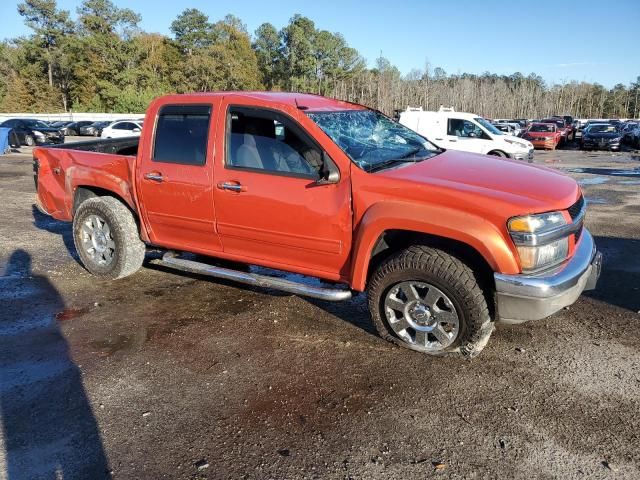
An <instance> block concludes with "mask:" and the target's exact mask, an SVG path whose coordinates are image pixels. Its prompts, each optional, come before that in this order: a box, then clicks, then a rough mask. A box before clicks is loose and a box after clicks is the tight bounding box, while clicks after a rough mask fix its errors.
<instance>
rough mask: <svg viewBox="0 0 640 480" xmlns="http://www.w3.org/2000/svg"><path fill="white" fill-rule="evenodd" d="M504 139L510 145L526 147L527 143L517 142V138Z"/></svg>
mask: <svg viewBox="0 0 640 480" xmlns="http://www.w3.org/2000/svg"><path fill="white" fill-rule="evenodd" d="M504 141H505V142H507V143H510V144H511V145H516V146H518V147H520V148H527V144H525V143H522V142H518V141H517V140H511V139H510V138H505V139H504Z"/></svg>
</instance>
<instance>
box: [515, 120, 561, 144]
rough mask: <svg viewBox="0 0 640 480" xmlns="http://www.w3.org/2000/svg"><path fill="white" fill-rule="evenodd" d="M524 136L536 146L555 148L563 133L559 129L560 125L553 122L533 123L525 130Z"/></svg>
mask: <svg viewBox="0 0 640 480" xmlns="http://www.w3.org/2000/svg"><path fill="white" fill-rule="evenodd" d="M522 138H524V139H525V140H529V141H530V142H531V143H532V144H533V146H534V148H542V149H544V150H555V149H556V147H557V146H558V144H559V143H560V140H561V139H562V135H561V134H560V132H559V131H558V127H557V126H556V125H555V124H553V123H532V124H531V125H529V128H528V129H527V130H526V131H525V132H524V134H523V135H522Z"/></svg>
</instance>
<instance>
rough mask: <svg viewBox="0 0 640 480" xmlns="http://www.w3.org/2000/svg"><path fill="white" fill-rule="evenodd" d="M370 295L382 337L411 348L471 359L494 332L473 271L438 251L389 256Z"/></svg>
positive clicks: (422, 248) (423, 248)
mask: <svg viewBox="0 0 640 480" xmlns="http://www.w3.org/2000/svg"><path fill="white" fill-rule="evenodd" d="M368 294H369V310H370V312H371V316H372V319H373V322H374V324H375V327H376V329H377V331H378V333H379V334H380V336H381V337H382V338H384V339H386V340H389V341H391V342H393V343H395V344H397V345H400V346H403V347H406V348H410V349H412V350H417V351H419V352H423V353H427V354H430V355H443V354H461V355H464V356H468V357H474V356H476V355H477V354H478V353H480V351H481V350H482V349H483V348H484V346H485V345H486V343H487V341H488V340H489V337H490V336H491V333H492V332H493V328H494V324H493V322H492V321H491V318H490V316H489V309H488V306H487V301H486V298H485V296H484V292H483V291H482V289H481V288H480V286H479V285H478V282H477V280H476V278H475V275H474V273H473V271H472V270H471V269H470V268H469V267H468V266H467V265H465V264H464V263H463V262H461V261H460V260H459V259H457V258H456V257H453V256H451V255H449V254H447V253H445V252H443V251H442V250H438V249H435V248H430V247H426V246H413V247H410V248H408V249H406V250H403V251H401V252H399V253H397V254H396V255H394V256H392V257H390V258H389V259H388V260H386V261H385V262H383V263H382V264H381V265H380V266H379V267H378V269H377V270H376V272H375V273H374V274H373V276H372V278H371V280H370V282H369V287H368Z"/></svg>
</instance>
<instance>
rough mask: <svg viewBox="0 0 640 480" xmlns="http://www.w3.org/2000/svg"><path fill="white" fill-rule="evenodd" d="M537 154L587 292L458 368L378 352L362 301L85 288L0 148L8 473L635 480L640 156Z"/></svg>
mask: <svg viewBox="0 0 640 480" xmlns="http://www.w3.org/2000/svg"><path fill="white" fill-rule="evenodd" d="M536 162H538V163H545V164H547V165H549V166H552V167H554V168H558V169H561V170H563V171H566V172H569V173H570V174H571V175H572V176H574V177H575V178H576V179H578V180H579V181H580V182H581V183H582V184H583V186H584V189H585V192H586V196H587V198H588V200H589V201H590V204H591V205H590V210H589V214H588V216H587V225H588V227H589V228H590V229H591V231H592V232H593V233H594V235H595V236H596V241H597V243H598V246H599V248H600V249H601V250H602V251H603V253H604V255H605V265H604V270H603V273H602V277H601V283H600V286H599V290H597V291H596V292H594V293H592V294H589V295H588V296H584V297H582V298H581V299H580V300H579V301H578V302H577V303H576V304H575V305H574V306H572V307H571V308H569V309H566V310H563V311H562V312H560V313H558V314H556V315H554V316H553V317H552V318H549V319H547V320H545V321H540V322H535V323H530V324H527V325H522V326H514V327H510V326H500V327H499V328H498V329H497V331H496V332H495V333H494V335H493V337H492V339H491V341H490V342H489V345H488V346H487V348H486V349H485V350H484V352H483V353H482V354H481V355H480V356H479V357H477V358H476V359H474V360H472V361H464V360H459V359H450V358H444V359H438V358H430V357H428V356H424V355H421V354H418V353H415V352H412V351H409V350H405V349H401V348H397V347H394V346H393V345H391V344H389V343H386V342H385V341H383V340H381V339H380V338H378V337H377V336H376V335H375V333H374V332H373V328H372V326H371V325H370V323H369V318H368V314H367V312H366V307H365V300H364V296H363V295H360V296H359V297H357V298H355V299H353V300H352V301H350V302H349V303H346V304H328V303H323V302H320V301H314V300H308V299H304V298H300V297H295V296H290V295H286V294H281V293H277V292H266V291H261V290H254V289H251V288H243V287H239V286H237V285H234V284H231V283H224V282H213V281H206V280H204V279H203V278H200V277H198V276H194V275H191V276H190V275H185V274H181V273H177V272H173V271H169V270H162V269H160V268H159V267H156V266H153V265H147V266H146V267H145V268H143V269H142V270H141V271H140V272H138V273H137V274H135V275H134V276H132V277H129V278H126V279H123V280H120V281H116V282H112V283H102V282H98V281H96V279H95V278H93V277H91V275H89V274H88V273H87V272H85V271H84V270H83V269H82V267H81V266H80V265H79V264H78V262H77V257H76V255H75V252H74V248H73V241H72V239H71V229H70V226H69V224H65V223H62V222H58V221H55V220H53V219H50V218H48V217H46V216H43V215H41V214H39V213H38V212H37V211H36V210H35V209H34V208H33V206H32V204H33V195H34V190H33V179H32V173H31V155H30V153H29V152H28V151H27V149H23V152H22V153H20V154H12V155H9V156H5V157H0V204H1V205H2V209H1V210H0V275H3V276H0V306H1V310H0V318H1V319H2V320H1V321H0V347H1V348H0V414H1V415H0V424H1V425H2V427H3V428H2V429H1V430H0V479H10V480H16V479H23V478H24V479H34V478H46V479H51V478H64V479H65V480H67V479H75V478H78V479H100V478H111V477H113V478H123V479H124V478H127V479H129V478H153V479H156V478H186V479H192V478H212V479H213V478H277V479H282V478H322V479H325V478H332V479H333V478H336V479H338V478H339V479H342V478H363V479H364V478H393V479H400V478H402V479H411V478H428V477H439V478H478V479H485V478H500V479H505V478H526V479H530V478H545V479H546V478H604V479H606V478H616V479H617V478H625V479H638V478H640V438H639V436H640V419H639V417H640V415H639V414H640V356H639V355H638V348H639V347H640V313H639V311H640V193H639V192H640V190H639V189H640V156H639V155H638V154H637V152H636V153H634V152H625V153H619V154H618V153H616V154H612V153H607V152H597V153H596V152H593V153H584V152H580V151H578V150H562V151H556V152H537V155H536ZM54 472H55V473H54Z"/></svg>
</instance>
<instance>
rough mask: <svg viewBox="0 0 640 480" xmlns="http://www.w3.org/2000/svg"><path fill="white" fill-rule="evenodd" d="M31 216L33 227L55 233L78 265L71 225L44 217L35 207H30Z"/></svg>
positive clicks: (78, 258)
mask: <svg viewBox="0 0 640 480" xmlns="http://www.w3.org/2000/svg"><path fill="white" fill-rule="evenodd" d="M31 214H32V215H33V225H34V226H35V227H36V228H38V229H39V230H45V231H47V232H50V233H55V234H56V235H60V236H61V237H62V241H63V242H64V246H65V248H66V249H67V251H68V252H69V255H71V256H72V257H73V258H74V259H75V261H76V262H78V263H80V257H78V254H77V252H76V247H75V245H74V243H73V230H72V226H71V223H69V222H63V221H60V220H56V219H55V218H53V217H50V216H49V215H45V214H44V213H42V212H41V211H40V210H38V208H37V207H36V206H35V205H32V206H31Z"/></svg>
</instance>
